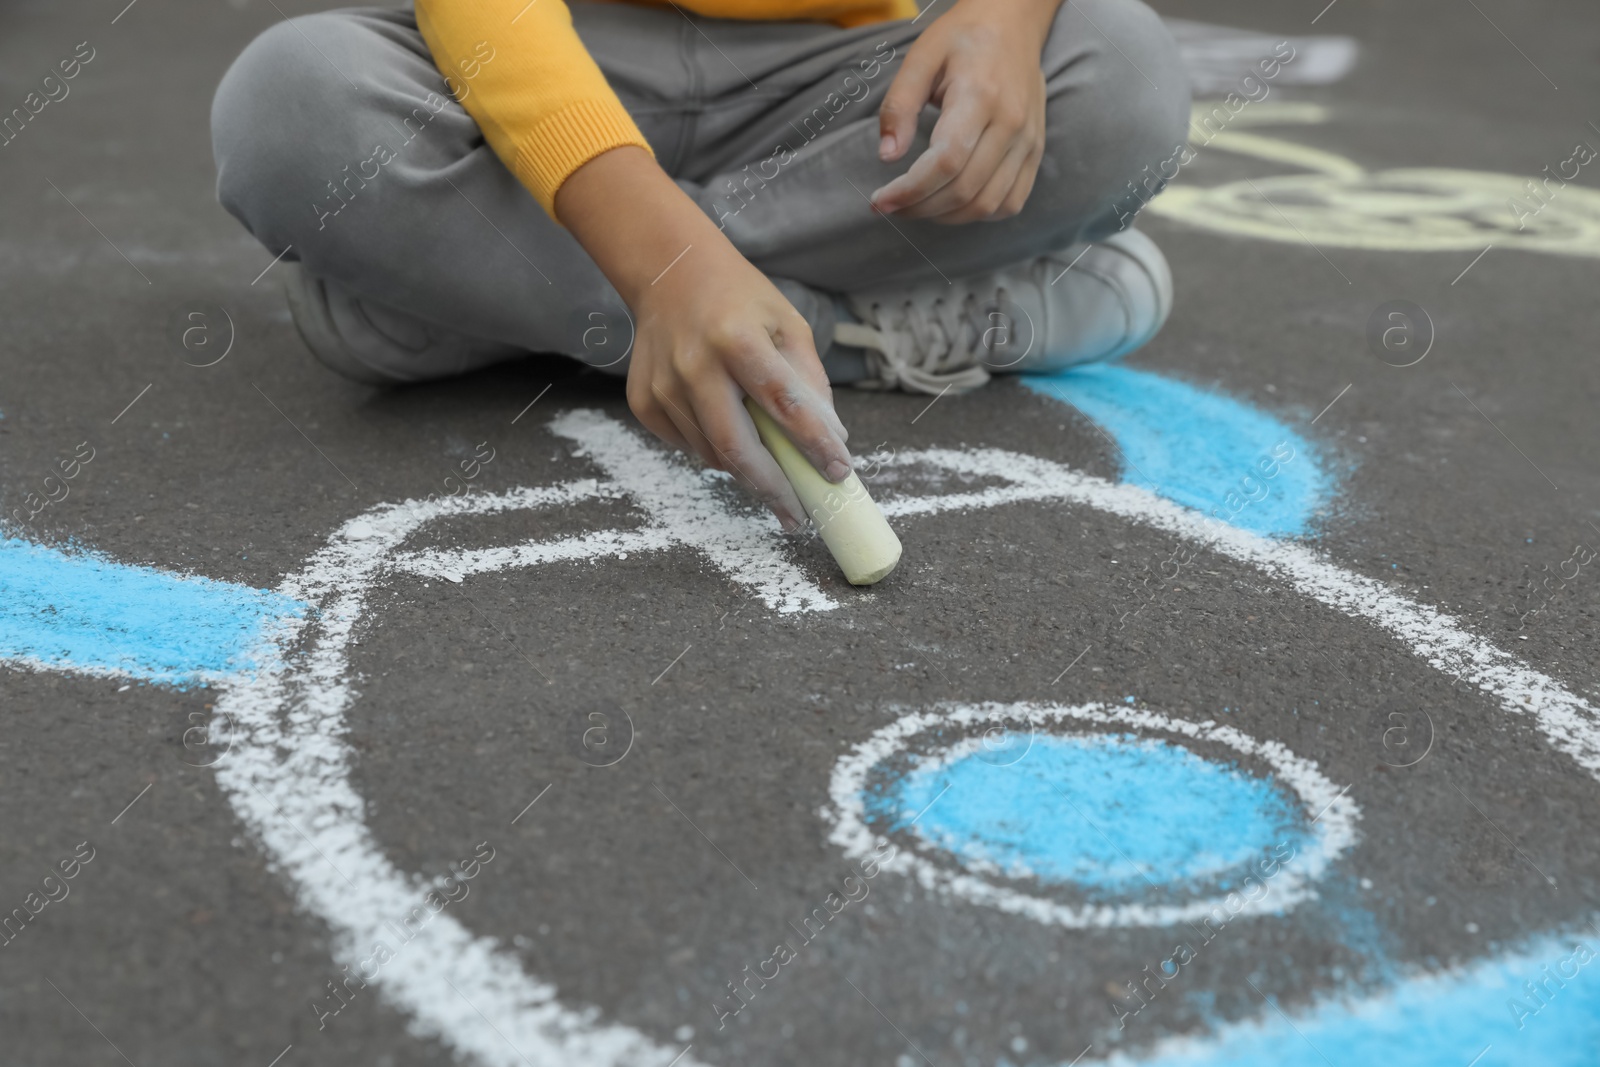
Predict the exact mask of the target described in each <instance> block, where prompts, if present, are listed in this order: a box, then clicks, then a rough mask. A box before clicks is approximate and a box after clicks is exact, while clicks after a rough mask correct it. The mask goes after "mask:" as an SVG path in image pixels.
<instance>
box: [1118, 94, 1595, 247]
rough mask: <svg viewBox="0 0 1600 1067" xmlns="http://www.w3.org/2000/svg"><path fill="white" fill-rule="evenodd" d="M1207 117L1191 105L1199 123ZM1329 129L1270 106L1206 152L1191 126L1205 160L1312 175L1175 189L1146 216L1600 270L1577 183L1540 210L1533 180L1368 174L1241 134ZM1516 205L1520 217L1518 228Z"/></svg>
mask: <svg viewBox="0 0 1600 1067" xmlns="http://www.w3.org/2000/svg"><path fill="white" fill-rule="evenodd" d="M1210 113H1211V111H1210V109H1208V108H1206V107H1205V105H1196V107H1195V112H1194V114H1195V119H1196V122H1198V120H1199V119H1200V117H1201V116H1202V115H1206V114H1210ZM1327 117H1328V113H1327V110H1326V109H1325V108H1323V107H1321V106H1319V105H1315V104H1267V103H1264V102H1263V103H1260V104H1253V105H1251V106H1249V107H1246V108H1244V109H1243V110H1241V111H1240V112H1239V113H1238V114H1237V115H1235V116H1233V117H1232V119H1231V121H1230V123H1229V128H1227V129H1224V130H1222V131H1220V132H1217V133H1212V134H1210V135H1209V137H1210V139H1209V141H1207V140H1206V136H1207V135H1206V134H1205V133H1202V132H1200V129H1201V128H1200V127H1199V126H1197V125H1196V126H1193V127H1192V129H1194V130H1195V131H1196V134H1195V136H1194V140H1193V142H1192V143H1193V145H1194V148H1195V150H1196V151H1197V152H1198V153H1199V154H1200V155H1201V156H1202V157H1203V156H1204V155H1205V153H1206V152H1207V151H1208V150H1209V149H1212V148H1218V149H1222V150H1223V151H1226V152H1233V153H1235V154H1238V155H1245V156H1251V157H1254V158H1256V159H1262V160H1266V161H1268V162H1271V163H1276V164H1280V165H1287V166H1293V167H1300V168H1303V169H1304V170H1306V171H1308V172H1309V173H1305V174H1280V175H1272V176H1269V177H1262V178H1252V179H1249V180H1246V181H1237V182H1229V183H1227V184H1225V185H1216V186H1211V187H1198V186H1193V185H1189V184H1187V183H1186V182H1184V181H1183V180H1182V178H1180V179H1179V180H1178V181H1176V182H1174V183H1173V184H1172V185H1171V186H1169V187H1168V188H1167V190H1166V191H1165V192H1164V193H1162V195H1160V196H1158V197H1156V198H1155V199H1154V200H1152V201H1151V202H1150V205H1149V207H1148V208H1147V209H1146V210H1148V211H1150V212H1151V213H1153V214H1155V215H1159V216H1161V217H1163V218H1168V219H1173V220H1175V221H1178V222H1184V223H1188V224H1189V225H1191V226H1197V227H1200V228H1202V229H1207V230H1213V231H1217V232H1220V233H1228V234H1234V235H1237V236H1242V237H1256V238H1260V239H1262V240H1267V241H1284V242H1288V243H1290V244H1304V243H1305V242H1306V241H1308V240H1309V241H1311V242H1312V243H1313V244H1316V245H1318V246H1321V247H1326V246H1334V247H1340V248H1371V249H1381V250H1386V251H1396V252H1446V251H1465V250H1472V251H1477V250H1479V249H1481V248H1483V247H1484V246H1485V245H1490V244H1493V245H1495V246H1496V247H1502V248H1520V249H1524V250H1526V251H1530V252H1548V253H1553V254H1556V255H1564V256H1594V257H1597V258H1600V192H1597V191H1595V190H1593V189H1587V188H1584V187H1582V186H1579V185H1575V184H1573V183H1571V182H1568V183H1567V184H1565V185H1562V186H1559V187H1554V186H1553V187H1552V192H1553V195H1550V194H1547V199H1546V200H1545V202H1544V207H1543V208H1539V204H1540V201H1539V200H1538V199H1536V198H1534V197H1533V196H1532V194H1531V193H1530V192H1529V190H1528V182H1529V179H1530V178H1531V177H1532V175H1518V174H1497V173H1494V172H1492V171H1481V170H1452V169H1448V168H1442V167H1404V168H1399V169H1395V170H1380V171H1369V170H1367V169H1365V168H1364V167H1362V166H1361V165H1360V164H1358V163H1356V162H1354V161H1352V160H1349V159H1346V158H1345V157H1344V156H1340V155H1336V154H1334V153H1332V152H1327V151H1324V150H1322V149H1320V148H1312V147H1310V146H1309V145H1303V144H1299V143H1297V142H1294V141H1286V140H1282V139H1281V138H1277V137H1267V136H1262V135H1260V134H1255V133H1243V132H1240V131H1239V130H1238V129H1237V127H1239V126H1267V125H1285V124H1290V123H1295V124H1313V123H1318V122H1325V121H1326V120H1327ZM1513 199H1515V200H1516V201H1517V203H1519V204H1521V205H1523V208H1522V211H1521V214H1520V217H1519V213H1518V212H1517V211H1514V210H1513V208H1512V200H1513ZM1534 209H1538V211H1537V214H1532V213H1531V212H1532V211H1533V210H1534ZM1519 221H1520V223H1521V228H1519V226H1518V224H1519Z"/></svg>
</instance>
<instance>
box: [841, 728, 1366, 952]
mask: <svg viewBox="0 0 1600 1067" xmlns="http://www.w3.org/2000/svg"><path fill="white" fill-rule="evenodd" d="M1019 720H1020V721H1023V722H1026V723H1028V724H1029V725H1030V726H1032V727H1034V728H1035V729H1038V728H1041V727H1050V726H1055V725H1060V724H1088V725H1091V726H1123V727H1132V728H1133V729H1134V730H1135V731H1136V732H1137V733H1138V735H1139V736H1140V737H1144V736H1145V733H1146V732H1147V731H1163V732H1165V733H1169V734H1176V735H1178V736H1180V737H1185V738H1189V739H1191V740H1195V741H1212V742H1217V743H1220V744H1222V745H1226V746H1227V747H1229V748H1231V749H1233V750H1234V751H1236V752H1239V753H1241V754H1243V755H1245V756H1250V757H1253V758H1256V759H1260V760H1262V761H1263V762H1265V763H1266V764H1267V765H1268V766H1270V767H1271V768H1272V770H1273V771H1274V773H1276V774H1277V775H1278V776H1279V777H1280V778H1281V779H1282V780H1283V782H1284V783H1285V784H1287V785H1288V786H1289V788H1290V789H1292V790H1293V791H1294V793H1295V795H1296V797H1298V799H1299V800H1300V803H1301V804H1302V805H1303V806H1304V807H1305V809H1306V813H1307V818H1308V825H1309V827H1310V834H1311V847H1309V848H1307V849H1306V850H1305V851H1302V852H1297V853H1296V854H1295V856H1294V857H1293V858H1292V859H1290V860H1288V861H1286V862H1285V863H1283V864H1282V865H1281V866H1280V867H1279V870H1278V873H1276V874H1275V875H1274V876H1273V877H1272V878H1271V879H1270V881H1268V882H1267V885H1268V886H1269V891H1268V892H1267V893H1265V894H1263V895H1262V896H1260V897H1259V898H1257V899H1256V900H1254V901H1252V900H1250V899H1248V898H1246V897H1242V896H1240V895H1239V894H1238V893H1228V894H1224V895H1222V896H1219V897H1207V898H1203V899H1200V900H1194V901H1190V902H1188V903H1185V904H1160V905H1150V904H1139V903H1128V904H1082V905H1072V904H1063V903H1061V902H1060V901H1056V900H1050V899H1048V898H1046V897H1040V896H1035V895H1033V894H1031V893H1025V892H1023V891H1022V890H1019V889H1013V888H1011V887H1009V886H1004V885H997V884H995V883H994V882H991V881H989V880H988V879H986V878H983V877H980V876H979V875H976V874H969V873H966V872H963V871H956V870H951V869H950V868H948V867H941V866H939V865H937V864H935V863H932V862H930V861H929V860H927V859H925V858H924V857H922V856H919V855H917V854H916V853H914V852H911V851H909V850H906V849H903V848H902V849H896V850H895V853H894V855H893V856H891V857H890V858H889V859H887V860H880V861H879V865H880V866H881V867H882V868H883V869H884V870H888V871H895V872H897V873H900V874H904V875H907V876H908V877H911V878H913V879H915V880H916V881H917V882H918V883H919V884H921V885H922V886H923V888H925V889H929V890H933V891H935V892H939V893H943V894H947V895H949V896H953V897H956V898H959V899H961V900H965V901H967V902H968V903H971V904H980V905H985V906H988V907H993V908H997V909H999V910H1000V911H1004V912H1008V913H1010V914H1012V915H1021V916H1024V917H1026V918H1029V919H1033V920H1035V921H1037V922H1041V923H1044V924H1046V925H1053V926H1064V927H1067V928H1069V929H1091V928H1105V927H1130V926H1173V925H1176V924H1178V923H1183V922H1195V921H1199V920H1202V919H1204V918H1205V917H1206V916H1207V915H1210V914H1212V913H1213V912H1215V911H1216V910H1217V909H1218V908H1221V909H1223V910H1224V911H1225V912H1226V913H1227V914H1228V915H1230V916H1234V917H1236V916H1239V915H1257V914H1280V913H1282V912H1284V911H1286V910H1288V909H1289V908H1292V907H1294V906H1295V905H1296V904H1298V903H1300V902H1302V901H1305V900H1309V899H1313V898H1315V896H1316V891H1315V890H1314V889H1313V888H1312V887H1311V886H1312V883H1314V882H1316V881H1317V880H1318V879H1320V878H1321V876H1322V874H1323V872H1324V871H1326V870H1327V868H1328V865H1329V864H1330V863H1332V862H1333V861H1334V860H1335V859H1337V858H1338V857H1339V855H1340V854H1341V853H1343V852H1345V851H1347V850H1348V849H1349V848H1350V847H1351V846H1352V845H1354V844H1355V842H1356V831H1355V824H1356V821H1357V820H1358V819H1360V817H1361V809H1360V808H1359V807H1357V806H1356V803H1355V801H1353V800H1351V799H1350V797H1349V795H1348V794H1347V793H1345V792H1344V791H1342V790H1340V789H1339V787H1337V786H1335V785H1334V784H1333V782H1331V781H1329V780H1328V778H1327V776H1325V775H1324V774H1323V773H1322V772H1321V771H1320V770H1318V769H1317V765H1316V764H1315V763H1314V762H1312V761H1311V760H1308V759H1304V758H1302V757H1300V756H1297V755H1295V754H1294V753H1293V752H1292V751H1290V750H1289V748H1288V747H1287V746H1285V745H1283V744H1281V743H1279V742H1277V741H1260V740H1257V739H1255V738H1253V737H1251V736H1249V735H1248V734H1245V733H1243V732H1241V731H1239V730H1236V729H1234V728H1233V727H1231V726H1225V725H1222V724H1220V723H1217V722H1214V721H1211V720H1206V721H1205V722H1198V723H1197V722H1190V721H1188V720H1186V719H1174V718H1172V717H1171V716H1168V715H1162V714H1160V713H1158V712H1154V711H1146V710H1144V709H1137V708H1118V707H1115V706H1113V705H1107V704H1099V703H1091V704H1079V705H1073V706H1067V705H1061V704H1032V703H1021V704H999V703H981V704H939V705H936V706H935V707H934V708H933V709H930V710H928V711H913V712H910V713H908V714H905V715H902V716H901V717H900V718H898V719H896V720H895V721H894V722H892V723H890V724H889V725H887V726H885V727H883V728H881V729H879V730H878V731H877V732H875V733H874V734H873V735H872V736H871V737H869V738H867V739H866V740H865V741H862V742H861V743H860V744H858V745H856V746H855V747H854V748H853V749H852V750H851V751H850V752H848V753H846V754H845V755H844V756H842V757H840V758H839V760H838V762H837V763H835V764H834V770H833V779H832V781H831V783H830V784H829V789H828V793H829V797H830V798H831V800H832V805H831V806H830V807H828V808H825V809H823V813H822V814H823V817H824V819H826V820H827V821H828V822H829V823H831V824H832V825H833V830H832V832H831V833H830V834H829V835H828V839H829V840H830V841H831V842H833V844H835V845H837V846H838V847H839V848H840V849H842V850H843V852H844V854H845V855H846V856H847V857H849V858H850V859H853V860H865V859H866V858H867V857H869V856H872V855H875V854H876V853H878V852H880V851H882V846H883V845H884V844H887V843H889V838H887V837H885V836H884V835H882V834H879V833H876V832H874V831H873V830H872V829H871V828H870V827H869V826H868V825H867V823H866V808H865V805H864V803H863V801H862V795H863V790H864V788H865V786H866V784H867V776H868V775H869V774H870V773H871V771H872V768H873V767H875V766H877V765H878V764H879V763H881V762H882V761H883V760H884V759H886V758H888V757H890V756H892V755H894V754H895V753H897V752H905V751H908V750H909V749H908V747H907V745H908V742H910V741H911V739H912V738H914V737H916V736H918V735H919V734H923V733H925V732H927V731H928V730H931V729H935V728H937V727H941V726H945V727H957V728H961V729H970V728H972V727H980V726H983V725H985V724H988V723H995V722H1000V721H1019ZM1312 820H1314V821H1312ZM1235 897H1237V898H1238V899H1241V900H1243V901H1244V904H1243V906H1242V907H1236V908H1235V907H1229V906H1228V900H1229V899H1230V898H1235Z"/></svg>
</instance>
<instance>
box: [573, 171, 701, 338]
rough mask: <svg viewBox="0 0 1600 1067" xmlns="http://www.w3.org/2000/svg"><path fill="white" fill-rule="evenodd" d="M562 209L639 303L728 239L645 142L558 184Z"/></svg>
mask: <svg viewBox="0 0 1600 1067" xmlns="http://www.w3.org/2000/svg"><path fill="white" fill-rule="evenodd" d="M555 209H556V218H557V219H558V220H559V221H560V222H561V224H562V225H563V226H565V227H566V228H567V230H568V231H569V232H571V233H572V235H573V236H574V237H575V238H577V240H578V243H579V244H581V245H583V247H584V250H585V251H586V252H588V253H589V256H590V258H592V259H593V260H594V261H595V263H596V264H597V265H598V266H599V267H600V270H601V272H602V273H604V274H605V276H606V278H607V279H608V280H609V281H610V282H611V284H612V285H613V286H614V287H615V288H616V290H617V292H618V293H619V294H620V295H621V296H622V299H623V300H624V301H625V302H626V303H627V304H628V306H629V307H631V308H636V307H637V306H638V303H639V301H640V300H641V299H642V298H643V297H644V295H645V294H646V293H647V292H648V291H649V290H650V289H651V288H652V286H653V285H654V283H655V282H656V281H658V280H659V279H660V278H661V277H662V275H663V274H664V273H666V272H667V271H668V270H675V269H678V268H680V267H682V266H683V265H684V264H683V260H686V259H688V258H689V257H691V256H693V255H694V254H695V252H697V251H699V252H701V254H702V255H704V254H705V253H707V252H710V251H713V250H715V249H718V246H721V245H726V244H727V238H726V237H724V236H723V234H722V232H721V231H720V230H718V229H717V227H716V225H715V224H714V223H712V222H711V220H710V219H708V218H707V217H706V215H705V213H704V212H703V211H701V210H700V208H699V206H698V205H696V204H695V202H694V201H693V200H691V199H689V197H688V196H687V195H686V194H685V193H684V192H683V190H682V189H680V188H679V187H678V185H677V183H675V182H674V181H673V180H672V179H671V178H670V177H668V176H667V174H666V172H665V171H663V170H662V169H661V167H660V166H659V165H658V164H657V163H656V162H655V160H654V159H652V158H651V157H650V156H649V154H648V153H646V152H644V151H643V150H641V149H637V148H632V147H625V148H617V149H612V150H611V151H609V152H605V153H602V154H601V155H599V156H596V157H595V158H594V159H592V160H590V161H589V162H588V163H586V164H584V165H583V166H582V167H580V168H578V170H576V171H574V172H573V173H572V175H571V176H570V177H568V178H567V180H566V182H565V183H564V184H563V185H562V187H561V189H560V191H559V192H557V194H556V201H555ZM728 247H729V248H731V247H732V246H731V245H730V246H728ZM680 257H681V258H680Z"/></svg>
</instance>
